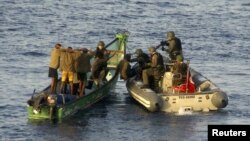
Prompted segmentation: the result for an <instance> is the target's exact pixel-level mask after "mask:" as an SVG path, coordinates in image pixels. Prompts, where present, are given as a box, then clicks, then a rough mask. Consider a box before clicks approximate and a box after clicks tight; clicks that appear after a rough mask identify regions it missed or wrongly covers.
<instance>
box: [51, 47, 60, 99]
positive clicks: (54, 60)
mask: <svg viewBox="0 0 250 141" xmlns="http://www.w3.org/2000/svg"><path fill="white" fill-rule="evenodd" d="M61 46H62V45H61V44H59V43H57V44H56V45H55V46H54V47H53V48H52V49H51V53H50V64H49V74H48V77H50V78H51V84H50V94H55V93H56V86H57V79H58V72H57V69H58V68H59V64H60V48H61Z"/></svg>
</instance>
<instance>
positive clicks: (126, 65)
mask: <svg viewBox="0 0 250 141" xmlns="http://www.w3.org/2000/svg"><path fill="white" fill-rule="evenodd" d="M128 66H129V65H128V62H125V63H123V66H122V68H121V69H122V71H121V75H122V78H123V79H124V80H127V79H128V76H127V71H128Z"/></svg>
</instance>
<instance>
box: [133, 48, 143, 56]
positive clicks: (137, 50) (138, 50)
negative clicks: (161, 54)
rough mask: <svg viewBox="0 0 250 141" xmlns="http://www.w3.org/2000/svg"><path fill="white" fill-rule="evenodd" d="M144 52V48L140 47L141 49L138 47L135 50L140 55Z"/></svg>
mask: <svg viewBox="0 0 250 141" xmlns="http://www.w3.org/2000/svg"><path fill="white" fill-rule="evenodd" d="M142 53H143V52H142V50H141V49H140V48H139V49H136V51H135V54H137V55H140V54H142Z"/></svg>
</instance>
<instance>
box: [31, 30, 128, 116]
mask: <svg viewBox="0 0 250 141" xmlns="http://www.w3.org/2000/svg"><path fill="white" fill-rule="evenodd" d="M127 37H128V35H127V34H126V33H119V34H117V35H116V39H115V40H113V41H112V42H111V43H110V44H108V46H110V47H109V50H111V51H114V52H116V53H115V55H113V56H112V57H111V58H110V59H109V61H108V68H109V72H108V74H107V76H106V80H107V81H105V82H102V83H101V84H99V85H98V86H97V85H95V84H93V86H92V88H91V89H85V96H82V97H78V96H72V95H69V94H58V95H54V96H55V97H56V98H55V101H56V102H55V103H54V104H48V103H49V102H47V101H46V100H47V98H48V93H49V91H50V86H48V87H47V88H45V89H44V90H43V91H41V92H39V93H36V94H34V95H33V96H32V98H31V99H30V100H29V101H28V106H27V112H28V118H29V119H59V120H60V119H62V118H65V117H68V116H70V115H72V114H74V113H76V112H77V111H79V110H82V109H86V108H88V107H89V106H91V105H93V104H94V103H96V102H98V101H100V100H102V99H103V98H104V97H107V96H108V95H109V92H110V90H111V89H113V88H114V87H115V84H116V82H117V80H118V76H119V72H118V69H117V67H118V65H119V63H120V61H121V60H122V59H123V58H124V54H125V52H126V42H127ZM90 75H91V74H90V73H89V74H88V76H90ZM59 87H60V81H59V83H58V86H57V93H59V92H60V90H59ZM43 97H44V99H43ZM45 98H46V99H45ZM34 99H39V100H40V101H41V102H40V101H39V103H41V104H39V110H37V109H38V108H36V106H34V101H35V100H34ZM32 100H33V101H32ZM31 101H32V102H33V104H31Z"/></svg>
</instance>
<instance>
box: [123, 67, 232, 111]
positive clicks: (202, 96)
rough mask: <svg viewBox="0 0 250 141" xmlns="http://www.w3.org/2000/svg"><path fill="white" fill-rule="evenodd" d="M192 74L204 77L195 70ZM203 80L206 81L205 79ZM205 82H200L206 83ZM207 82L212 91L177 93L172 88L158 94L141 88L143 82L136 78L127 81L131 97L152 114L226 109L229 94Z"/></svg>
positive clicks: (149, 89)
mask: <svg viewBox="0 0 250 141" xmlns="http://www.w3.org/2000/svg"><path fill="white" fill-rule="evenodd" d="M192 74H193V76H195V77H196V78H198V77H199V79H200V78H201V77H202V76H201V74H199V73H198V72H196V71H194V70H192ZM197 75H199V76H197ZM202 78H203V79H204V80H205V78H204V77H202ZM200 80H201V79H200ZM204 80H202V81H199V82H200V83H201V82H204ZM205 82H206V83H210V84H209V86H210V87H211V89H210V88H209V89H207V90H204V91H200V90H197V91H196V92H194V93H183V92H182V93H181V92H176V91H174V89H172V88H169V90H168V91H162V92H158V93H157V92H155V91H154V90H152V89H151V88H141V87H142V85H143V83H142V81H140V80H136V79H135V77H132V78H130V79H129V80H128V81H127V83H126V87H127V89H128V92H129V94H130V96H131V97H132V98H133V99H135V100H136V101H138V102H139V103H140V104H141V105H143V106H144V107H145V108H146V109H147V110H148V111H150V112H156V111H164V112H193V111H194V112H200V111H203V112H208V111H215V110H218V109H221V108H225V107H226V106H227V105H228V97H227V94H226V93H225V92H223V91H221V90H220V89H219V88H217V87H216V86H215V85H214V84H213V83H211V82H210V81H209V82H208V81H207V80H206V81H205ZM196 83H198V80H196Z"/></svg>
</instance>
